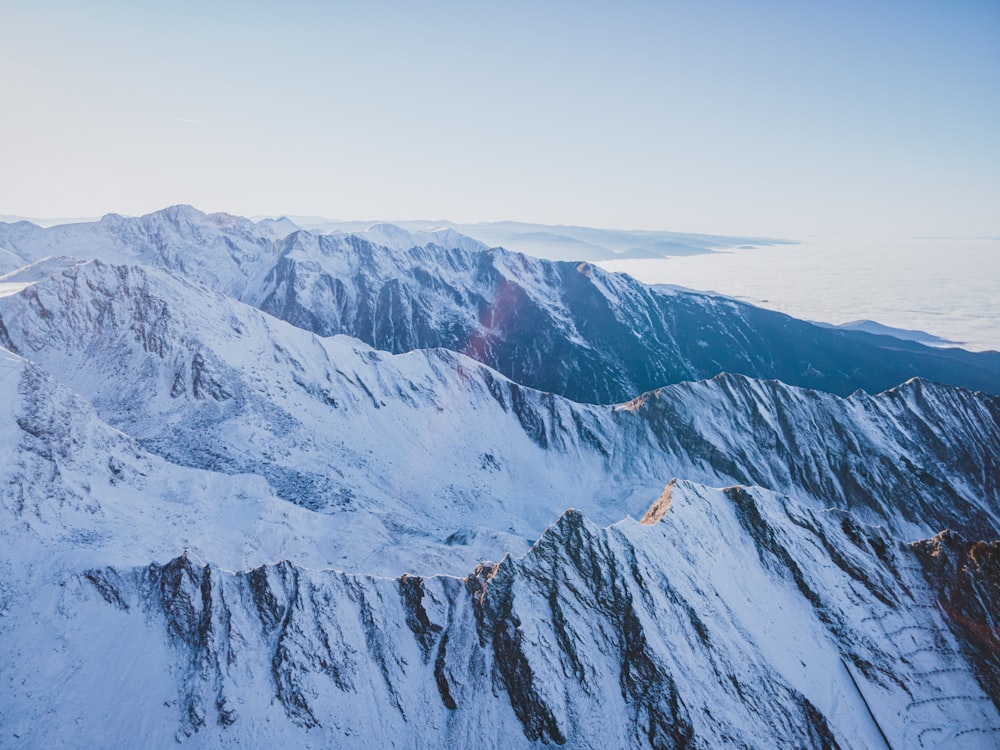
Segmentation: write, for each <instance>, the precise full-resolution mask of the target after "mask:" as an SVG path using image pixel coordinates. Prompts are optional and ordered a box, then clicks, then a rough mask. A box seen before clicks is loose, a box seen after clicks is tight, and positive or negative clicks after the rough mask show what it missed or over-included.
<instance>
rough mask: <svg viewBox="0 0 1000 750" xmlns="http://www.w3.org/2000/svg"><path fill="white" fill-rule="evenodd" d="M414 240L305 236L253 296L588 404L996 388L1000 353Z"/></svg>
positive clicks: (292, 317) (321, 326)
mask: <svg viewBox="0 0 1000 750" xmlns="http://www.w3.org/2000/svg"><path fill="white" fill-rule="evenodd" d="M406 244H412V243H404V244H403V245H399V244H397V245H396V247H385V246H382V245H379V244H376V243H373V242H369V241H366V240H364V239H362V238H361V237H358V236H355V235H349V236H344V237H340V236H338V237H329V236H314V235H310V234H308V233H304V232H297V233H294V234H292V235H289V237H288V238H286V240H285V244H284V249H283V250H282V252H281V255H280V256H279V257H278V258H277V260H276V261H275V262H274V265H273V267H271V268H270V270H268V271H267V273H266V275H265V276H264V277H263V278H262V279H261V281H260V282H259V283H257V282H251V284H250V286H249V287H248V293H247V295H246V297H245V299H246V301H248V302H250V303H252V304H254V305H256V306H258V307H260V308H261V309H263V310H265V311H267V312H269V313H271V314H272V315H275V316H276V317H279V318H282V319H284V320H287V321H289V322H291V323H293V324H294V325H297V326H299V327H301V328H306V329H307V330H311V331H314V332H316V333H319V334H321V335H331V334H336V333H347V334H350V335H352V336H356V337H357V338H360V339H361V340H363V341H365V342H366V343H369V344H371V345H372V346H374V347H376V348H378V349H384V350H386V351H393V352H403V351H408V350H411V349H415V348H427V347H445V348H448V349H451V350H453V351H460V352H463V353H465V354H468V355H469V356H471V357H473V358H474V359H477V360H479V361H480V362H483V363H484V364H487V365H489V366H490V367H493V368H495V369H497V370H499V371H500V372H502V373H503V374H504V375H506V376H507V377H509V378H511V379H512V380H514V381H516V382H518V383H521V384H523V385H528V386H530V387H533V388H538V389H540V390H545V391H551V392H553V393H558V394H560V395H563V396H566V397H568V398H570V399H573V400H575V401H582V402H589V403H609V402H615V401H622V400H624V399H627V398H630V397H632V396H634V395H635V394H637V393H641V392H643V391H647V390H650V389H651V388H655V387H659V386H661V385H664V384H667V383H676V382H680V381H683V380H698V379H702V378H706V377H712V376H714V375H716V374H718V373H719V372H739V373H743V374H745V375H749V376H751V377H758V378H776V379H779V380H782V381H784V382H786V383H790V384H793V385H802V386H806V387H810V388H818V389H821V390H825V391H829V392H833V393H839V394H841V395H847V394H849V393H851V392H853V391H854V390H856V389H858V388H863V389H865V390H867V391H869V392H871V393H874V392H878V391H881V390H884V389H886V388H891V387H892V386H894V385H897V384H898V383H900V382H902V381H904V380H907V379H908V378H910V377H914V376H921V377H926V378H930V379H933V380H938V381H941V382H945V383H951V384H956V385H964V386H967V387H971V388H974V389H982V390H986V391H989V392H991V393H994V394H1000V354H997V353H984V354H972V353H969V352H964V351H962V350H940V349H931V348H929V347H925V346H922V345H920V344H917V343H915V342H907V341H900V340H898V339H894V338H890V337H879V336H873V335H870V334H865V333H863V332H853V331H842V330H836V329H828V328H823V327H821V326H816V325H813V324H810V323H805V322H803V321H798V320H795V319H793V318H790V317H788V316H786V315H782V314H780V313H775V312H771V311H768V310H763V309H760V308H755V307H752V306H750V305H747V304H743V303H740V302H736V301H735V300H730V299H726V298H722V297H716V296H712V295H706V294H700V293H694V292H683V291H678V290H671V289H666V288H662V287H648V286H645V285H643V284H640V283H639V282H637V281H635V280H634V279H631V278H630V277H628V276H624V275H620V274H610V273H607V272H605V271H603V270H601V269H600V268H597V267H594V266H591V265H589V264H586V263H556V262H552V261H543V260H538V259H533V258H529V257H527V256H523V255H517V254H513V253H508V252H505V251H503V250H500V249H492V250H490V249H486V248H485V247H483V248H481V249H479V250H478V251H476V252H468V251H465V250H461V249H455V248H445V247H439V246H434V245H428V246H423V247H409V248H407V247H406V246H405V245H406Z"/></svg>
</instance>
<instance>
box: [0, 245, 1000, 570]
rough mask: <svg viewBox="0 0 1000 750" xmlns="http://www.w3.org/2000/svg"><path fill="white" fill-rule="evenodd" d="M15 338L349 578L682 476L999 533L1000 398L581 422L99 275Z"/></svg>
mask: <svg viewBox="0 0 1000 750" xmlns="http://www.w3.org/2000/svg"><path fill="white" fill-rule="evenodd" d="M0 337H2V340H0V344H6V345H7V346H8V347H9V348H11V349H13V350H14V351H17V352H19V353H21V354H22V355H24V356H28V357H30V358H31V359H32V360H33V361H35V362H37V363H38V364H39V365H42V366H43V367H45V368H46V369H47V370H48V371H49V372H53V373H59V375H60V377H61V379H62V380H63V382H64V383H65V384H66V385H67V386H69V387H70V388H72V389H73V390H75V391H77V392H79V393H80V394H82V395H83V396H85V397H86V398H87V399H88V400H89V401H91V402H92V403H93V404H94V406H95V408H96V409H97V412H98V414H99V415H100V416H101V418H102V419H104V420H106V421H107V422H108V423H109V424H111V425H114V426H115V427H116V428H118V429H121V430H123V431H125V432H127V433H128V434H129V435H131V436H132V437H134V438H135V439H137V440H138V441H139V442H140V444H141V445H142V446H143V447H144V448H145V449H146V450H149V451H151V452H153V453H156V454H158V455H160V456H161V457H163V458H165V459H167V460H169V461H171V462H174V463H177V464H181V465H186V466H192V467H197V468H201V469H207V470H212V471H218V472H223V473H227V474H236V473H254V474H258V475H260V476H262V477H264V478H265V479H266V480H267V482H268V483H269V485H270V486H271V488H272V490H273V492H274V493H275V494H276V495H278V496H279V497H282V498H284V499H286V500H288V501H290V502H292V503H295V504H297V505H299V506H301V507H303V508H307V509H311V510H314V511H318V512H320V513H323V514H327V515H330V514H332V515H340V516H342V517H343V518H344V522H345V523H346V522H347V520H348V519H349V520H350V523H351V524H353V525H354V533H355V534H357V540H358V541H357V544H356V545H354V549H351V550H348V551H347V552H346V553H343V554H346V556H347V559H348V560H349V562H348V563H340V564H346V565H348V566H349V567H351V568H352V569H360V570H369V571H371V572H388V573H399V572H403V571H405V570H413V568H412V567H411V566H412V565H413V564H415V563H417V562H420V558H413V557H410V556H409V554H408V553H407V552H406V551H405V549H406V548H407V547H408V546H409V545H410V544H411V543H417V542H418V541H419V543H420V545H421V546H424V547H425V549H437V550H438V553H437V554H436V555H435V559H434V560H433V565H434V566H436V565H446V566H447V567H445V568H435V567H433V566H431V563H432V561H431V560H429V559H425V560H423V564H425V565H428V566H431V567H422V569H421V570H422V571H426V570H435V569H437V570H447V571H449V572H460V571H461V570H462V568H463V567H464V568H468V567H471V566H472V565H474V563H475V562H476V561H478V560H479V559H482V558H483V557H494V558H495V557H497V556H499V555H501V554H503V553H504V552H512V553H519V552H521V551H523V550H524V549H525V548H526V546H525V545H526V543H527V542H526V540H533V539H535V538H537V536H538V534H539V533H540V532H541V530H542V529H543V528H544V526H545V524H547V523H548V522H549V520H550V519H551V518H552V517H553V516H555V515H557V514H558V513H559V512H561V510H562V509H563V508H564V507H565V505H566V504H569V503H570V502H571V501H572V502H573V504H575V505H577V506H578V507H581V508H583V509H585V510H586V512H587V513H588V514H591V515H593V516H594V517H595V518H597V519H598V520H599V521H600V522H601V523H612V522H614V521H615V520H616V519H618V518H620V517H621V516H622V515H623V514H626V513H631V514H633V515H639V514H641V513H642V511H643V510H644V509H645V507H646V505H647V504H648V503H649V502H650V499H651V498H653V497H655V496H656V495H657V494H658V493H659V490H660V489H662V486H663V484H664V483H665V482H666V481H667V480H668V479H669V478H671V477H674V476H679V477H687V478H691V479H694V480H697V481H700V482H704V483H707V484H712V485H716V486H718V485H728V484H733V483H743V484H753V485H759V486H765V487H768V488H771V489H773V490H775V491H779V492H784V493H788V494H792V495H794V496H795V497H797V498H799V499H801V500H802V501H811V502H815V503H816V505H817V507H831V506H834V507H841V508H853V509H855V511H856V512H858V513H860V514H861V515H862V517H864V518H866V519H867V520H869V521H870V522H880V523H884V524H886V525H888V526H890V527H892V528H893V529H895V530H896V531H897V532H898V533H900V534H901V535H903V536H904V538H906V537H909V538H911V539H913V538H920V537H926V536H930V535H933V534H934V533H936V532H937V531H939V530H940V529H941V528H944V527H952V528H955V529H958V530H961V531H963V532H964V533H966V534H969V535H976V536H992V535H996V533H997V529H1000V488H998V483H997V477H998V476H1000V465H998V456H1000V404H998V399H997V398H995V397H992V396H988V395H985V394H975V393H971V392H968V391H964V390H959V389H952V388H946V387H943V386H937V385H935V384H931V383H925V382H923V381H911V382H910V383H907V384H906V385H904V386H901V387H899V388H898V389H895V390H893V391H889V392H887V393H884V394H880V395H878V396H867V395H865V394H863V393H858V394H855V395H854V396H852V397H851V398H850V399H840V398H838V397H835V396H831V395H828V394H823V393H820V392H817V391H807V390H802V389H797V388H792V387H790V386H786V385H784V384H781V383H778V382H775V381H754V380H751V379H748V378H744V377H742V376H733V375H727V376H720V377H718V378H716V379H713V380H711V381H704V382H699V383H687V384H680V385H676V386H669V387H666V388H663V389H660V390H659V391H655V392H652V393H650V394H646V395H645V396H642V397H640V398H638V399H635V400H633V401H631V402H628V403H626V404H622V405H619V406H617V407H613V408H612V407H598V406H587V405H581V404H576V403H573V402H571V401H568V400H566V399H562V398H560V397H558V396H554V395H552V394H545V393H539V392H537V391H533V390H531V389H527V388H524V387H522V386H519V385H518V384H516V383H512V382H510V381H508V380H507V379H505V378H504V377H503V376H501V375H499V374H498V373H496V372H494V371H491V370H489V369H488V368H486V367H484V366H482V365H480V364H478V363H477V362H475V361H473V360H471V359H469V358H467V357H464V356H462V355H459V354H455V353H453V352H450V351H447V350H421V351H415V352H411V353H409V354H405V355H396V356H393V355H390V354H386V353H383V352H377V351H374V350H371V349H369V348H367V347H365V346H364V345H363V344H361V343H360V342H357V341H355V340H352V339H348V338H346V337H333V338H319V337H316V336H314V335H312V334H309V333H307V332H305V331H302V330H300V329H297V328H294V327H292V326H289V325H287V324H285V323H282V322H281V321H277V320H275V319H273V318H271V317H270V316H267V315H265V314H263V313H261V312H260V311H258V310H255V309H254V308H251V307H249V306H247V305H244V304H241V303H239V302H236V301H234V300H232V299H230V298H226V297H223V296H221V295H219V294H217V293H215V292H212V291H210V290H207V289H204V288H203V287H199V286H197V285H192V284H190V283H189V282H186V281H184V280H183V279H179V278H177V277H175V276H173V275H171V274H169V273H165V272H162V271H155V270H152V269H142V268H138V267H128V266H109V265H106V264H104V263H101V262H97V261H95V262H91V263H85V264H80V265H77V266H73V267H72V268H69V269H65V270H63V271H61V272H59V273H57V274H56V275H55V276H53V277H51V278H50V279H48V280H45V281H40V282H37V283H35V284H33V285H31V286H30V287H28V288H26V289H24V290H23V291H21V292H19V293H17V294H12V295H10V296H8V297H5V298H3V299H0ZM472 435H474V436H475V439H474V440H470V436H472ZM917 467H919V469H918V468H917ZM525 488H531V490H530V491H529V492H527V493H526V491H525ZM902 498H905V500H906V501H905V502H901V499H902ZM942 498H946V502H942ZM487 529H493V530H496V532H494V533H487V532H486V531H485V530H487ZM363 530H364V531H363ZM480 535H482V538H481V539H478V540H477V537H479V536H480ZM426 545H429V547H428V546H426ZM357 550H368V553H367V554H366V556H365V557H360V558H359V557H356V554H357V553H356V551H357ZM393 550H396V551H395V552H394V551H393ZM399 550H404V551H403V552H400V551H399ZM368 555H370V556H368ZM446 559H447V560H449V562H447V563H445V562H444V561H445V560H446ZM407 561H408V562H407ZM365 565H370V566H371V567H367V568H366V567H364V566H365ZM355 566H360V567H355ZM393 566H395V567H393ZM400 566H401V567H400Z"/></svg>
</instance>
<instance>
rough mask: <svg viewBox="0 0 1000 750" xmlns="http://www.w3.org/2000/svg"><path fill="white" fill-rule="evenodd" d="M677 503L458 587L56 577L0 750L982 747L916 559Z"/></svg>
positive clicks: (840, 526) (15, 668)
mask: <svg viewBox="0 0 1000 750" xmlns="http://www.w3.org/2000/svg"><path fill="white" fill-rule="evenodd" d="M665 500H666V499H665ZM668 500H669V503H670V509H669V512H668V513H666V514H664V510H663V508H662V504H661V507H660V508H658V509H657V512H655V513H652V514H651V515H650V517H648V518H647V519H646V523H647V524H651V525H646V526H644V525H639V524H637V523H635V522H634V521H631V520H626V521H624V522H622V523H619V524H616V525H615V526H613V527H611V528H608V529H600V528H598V527H596V526H594V525H593V524H591V523H590V522H589V521H587V520H586V519H585V518H584V517H583V516H582V514H581V513H579V512H575V511H569V512H567V513H565V514H564V515H563V516H562V517H561V518H560V519H559V521H558V522H557V523H556V524H554V525H553V526H552V527H551V528H549V529H548V530H547V531H546V532H545V533H544V534H543V536H542V537H541V538H540V539H539V541H538V542H537V544H536V545H535V546H534V547H533V548H532V550H531V551H530V552H529V553H528V554H527V555H526V556H525V557H523V558H521V559H519V560H512V559H509V558H508V559H505V560H503V561H502V562H501V563H499V564H496V565H493V564H486V565H482V566H480V567H478V568H477V569H476V571H475V573H473V574H471V575H469V576H467V577H466V578H465V579H464V580H463V579H458V578H449V577H433V578H421V577H411V576H403V577H401V578H398V579H387V578H371V577H366V576H357V575H349V574H344V573H339V572H336V571H331V570H323V571H317V570H308V569H303V568H301V567H298V566H296V565H294V564H292V563H289V562H283V563H278V564H275V565H267V566H262V567H258V568H254V569H251V570H247V571H245V572H238V573H231V572H227V571H225V570H223V569H220V568H219V567H217V566H214V565H211V564H209V565H205V564H203V563H196V562H195V561H193V560H191V558H190V556H187V555H185V556H182V557H179V558H175V559H173V560H171V561H170V562H167V563H165V564H162V565H161V564H152V565H149V566H142V567H137V568H131V569H130V568H111V567H101V568H92V569H89V570H81V571H80V572H79V573H77V574H72V573H69V574H67V575H64V576H62V577H59V578H58V579H57V580H55V581H51V582H46V583H45V584H43V585H42V587H41V590H40V591H38V592H37V593H36V595H35V596H34V597H33V598H32V600H31V601H30V603H29V604H27V605H26V606H24V607H22V608H19V609H18V610H17V611H15V612H13V613H12V616H11V617H6V618H4V619H3V621H2V625H0V627H2V628H3V631H4V632H5V635H7V636H8V637H11V641H10V642H15V643H17V642H23V641H22V640H21V639H22V638H24V637H25V636H27V635H28V633H31V636H29V637H30V638H35V639H37V638H38V631H39V630H41V631H42V633H44V634H45V636H47V637H51V638H52V642H54V643H57V644H58V655H57V657H56V658H53V659H52V660H51V661H50V662H49V663H48V664H46V665H44V666H43V668H41V669H39V668H38V666H37V664H36V663H35V662H34V660H32V659H30V658H25V655H24V654H23V652H15V653H14V654H13V655H12V654H7V655H5V656H4V657H2V659H3V664H4V673H5V674H7V675H9V676H10V682H11V684H12V686H13V687H12V689H11V690H10V691H9V692H8V694H7V695H6V696H5V697H4V699H3V700H2V701H0V719H2V720H0V726H3V727H5V728H6V729H5V731H6V732H9V734H8V735H7V737H6V738H5V740H7V741H8V742H9V743H10V745H11V746H13V747H17V746H22V745H23V746H41V745H45V746H54V745H58V744H59V741H60V739H61V738H62V736H63V735H62V734H61V727H64V726H66V725H69V724H74V737H75V741H77V742H81V741H83V742H85V743H86V744H111V745H116V746H136V745H150V744H152V745H165V744H168V743H172V742H173V741H174V740H176V741H178V742H181V743H182V744H185V745H187V746H192V747H219V746H229V745H240V744H244V745H245V744H261V743H264V744H272V743H276V742H280V743H281V744H282V745H284V746H287V747H311V746H336V747H360V746H371V745H383V746H385V745H389V744H394V745H395V746H397V747H428V746H476V747H487V748H490V747H496V748H500V747H526V748H527V747H537V746H539V745H540V744H550V743H555V744H564V743H565V744H567V745H568V746H572V747H582V748H606V747H652V748H675V747H721V746H728V745H738V746H742V747H750V748H765V747H789V748H800V747H817V748H820V747H823V748H837V747H842V748H848V747H880V746H888V747H953V748H973V747H976V748H978V747H983V746H984V743H986V744H989V743H992V742H994V741H995V740H996V739H997V737H998V733H1000V713H998V711H997V708H996V706H995V705H994V704H993V702H992V701H991V699H990V696H989V695H988V694H987V693H985V692H984V690H983V688H982V686H981V685H980V682H979V681H978V680H977V678H976V675H975V673H974V672H973V671H972V670H971V669H970V666H969V664H968V663H967V662H966V661H965V659H964V658H963V656H962V649H963V642H962V641H961V640H960V639H957V638H956V637H955V636H954V635H953V634H952V632H951V629H950V627H949V624H950V623H949V620H948V616H947V615H946V614H945V613H944V612H943V611H942V610H940V609H939V608H938V607H936V606H934V599H935V595H934V592H933V591H931V590H929V589H928V587H927V585H926V583H925V582H924V580H923V576H922V574H921V572H920V566H919V563H918V562H917V559H916V556H915V555H914V553H913V552H912V551H910V550H909V548H907V547H899V546H897V545H896V543H894V541H893V540H892V538H891V537H889V536H888V535H887V534H886V532H885V531H884V530H881V529H878V528H873V527H864V526H860V525H858V524H856V523H855V522H854V521H853V520H852V519H851V517H850V516H849V515H847V514H843V513H839V512H817V511H813V510H809V509H807V508H803V507H801V506H798V505H796V504H795V503H792V502H791V501H789V500H787V499H786V498H782V497H780V496H776V495H773V494H771V493H768V492H766V491H763V490H758V489H753V488H731V489H729V490H724V491H722V490H709V489H707V488H704V487H700V486H698V485H691V484H677V485H674V486H673V487H672V488H671V494H670V497H669V498H668ZM109 671H110V674H112V675H114V676H115V681H114V682H112V683H111V684H108V685H107V686H106V689H104V690H101V691H96V692H95V691H94V690H93V685H94V681H95V680H96V679H99V674H107V673H108V672H109ZM129 674H132V675H141V676H142V682H143V685H142V689H135V686H133V684H132V681H131V680H130V679H129V678H128V675H129ZM88 740H90V741H89V742H88Z"/></svg>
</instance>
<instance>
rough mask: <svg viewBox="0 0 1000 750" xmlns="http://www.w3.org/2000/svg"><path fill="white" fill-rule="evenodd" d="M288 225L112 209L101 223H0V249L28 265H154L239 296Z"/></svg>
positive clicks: (176, 209) (174, 210)
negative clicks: (67, 260)
mask: <svg viewBox="0 0 1000 750" xmlns="http://www.w3.org/2000/svg"><path fill="white" fill-rule="evenodd" d="M291 229H292V227H287V226H285V225H282V224H281V223H276V222H260V223H256V224H255V223H254V222H252V221H250V220H249V219H244V218H242V217H240V216H231V215H229V214H221V213H216V214H205V213H202V212H201V211H198V210H197V209H194V208H192V207H191V206H171V207H170V208H165V209H163V210H162V211H156V212H155V213H152V214H147V215H146V216H140V217H135V218H131V217H125V216H119V215H118V214H108V215H107V216H105V217H104V218H102V219H101V220H100V221H97V222H85V223H80V224H61V225H57V226H54V227H48V228H45V229H43V228H42V227H39V226H36V225H34V224H31V223H30V222H27V221H20V222H17V223H15V224H4V223H0V248H5V249H6V250H8V251H9V252H11V253H14V254H17V255H18V256H20V257H21V258H23V259H24V263H25V264H26V263H31V262H35V261H38V260H42V259H43V258H46V257H48V256H53V255H54V256H60V255H63V256H72V257H75V258H78V259H83V260H86V259H90V258H101V259H103V260H107V261H112V262H131V263H135V262H138V263H144V264H149V265H154V266H158V267H160V268H167V269H172V270H174V271H176V272H179V273H181V274H183V275H185V276H187V277H188V278H191V279H194V280H197V281H200V282H201V283H203V284H207V285H209V286H211V287H213V288H216V289H219V290H221V291H223V292H225V293H226V294H232V295H236V296H239V295H240V294H242V293H243V291H244V288H245V285H246V280H247V278H249V277H250V276H252V275H253V274H254V273H255V272H256V271H257V268H258V267H259V266H260V265H261V264H262V263H265V262H267V261H270V260H273V258H274V256H275V253H276V251H277V248H278V247H279V244H278V240H279V239H281V238H283V237H284V236H285V234H286V233H287V232H288V231H290V230H291ZM0 267H2V266H0Z"/></svg>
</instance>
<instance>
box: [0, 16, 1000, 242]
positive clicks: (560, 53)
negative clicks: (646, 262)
mask: <svg viewBox="0 0 1000 750" xmlns="http://www.w3.org/2000/svg"><path fill="white" fill-rule="evenodd" d="M0 102H2V114H0V214H21V215H31V216H90V215H100V214H103V213H106V212H109V211H117V212H120V213H143V212H147V211H151V210H155V209H157V208H161V207H163V206H165V205H168V204H172V203H178V202H184V203H191V204H193V205H195V206H197V207H199V208H202V209H204V210H212V211H214V210H224V211H230V212H233V213H241V214H248V215H249V214H280V213H294V214H318V215H323V216H329V217H333V218H345V219H392V218H397V219H405V218H429V219H435V218H448V219H453V220H456V221H488V220H497V219H515V220H524V221H538V222H546V223H575V224H584V225H591V226H610V227H622V228H649V229H654V228H656V229H671V230H677V231H703V232H717V233H721V232H728V233H736V234H770V235H778V236H791V237H808V236H810V235H824V236H826V235H839V234H845V235H846V234H849V235H853V236H858V235H864V236H920V235H934V236H966V237H968V236H981V235H991V236H995V235H1000V2H997V1H996V0H992V1H990V2H972V1H966V0H957V1H956V2H947V3H946V2H943V1H942V2H858V3H853V2H836V3H814V2H801V1H798V2H712V1H707V2H689V3H679V2H664V3H652V2H649V3H646V2H642V3H627V2H626V3H588V2H578V3H568V2H567V3H510V2H508V3H503V4H499V3H496V4H489V5H487V4H473V3H468V2H466V3H457V2H456V3H441V2H428V3H422V4H421V3H392V2H369V3H365V4H364V5H363V6H362V5H361V4H360V3H358V4H353V3H350V4H349V3H338V2H328V3H320V2H312V3H311V2H285V3H281V4H279V3H265V2H245V1H244V2H211V1H210V0H207V1H205V2H172V3H161V4H155V5H154V4H147V3H137V2H106V1H99V0H95V1H91V2H46V1H45V0H35V1H34V2H10V1H7V0H0Z"/></svg>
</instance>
